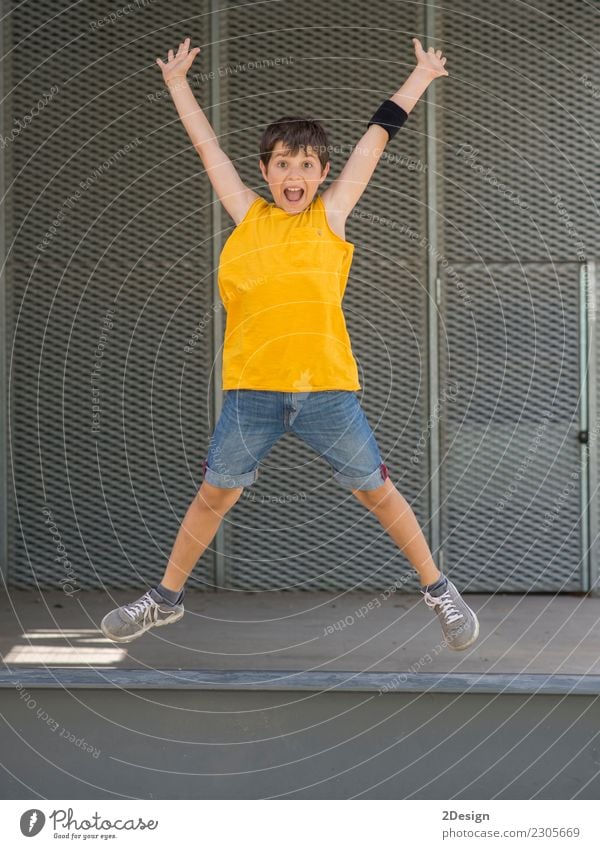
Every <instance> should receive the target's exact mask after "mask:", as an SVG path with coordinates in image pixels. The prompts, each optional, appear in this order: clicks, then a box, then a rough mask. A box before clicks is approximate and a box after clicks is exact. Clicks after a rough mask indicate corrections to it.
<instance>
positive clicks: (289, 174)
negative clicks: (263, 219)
mask: <svg viewBox="0 0 600 849" xmlns="http://www.w3.org/2000/svg"><path fill="white" fill-rule="evenodd" d="M259 165H260V170H261V172H262V175H263V177H264V178H265V180H266V182H267V183H268V184H269V189H270V190H271V195H272V196H273V200H274V201H275V205H276V206H278V207H279V208H280V209H283V210H285V211H286V212H290V213H294V212H302V210H303V209H306V208H307V206H309V205H310V203H311V202H312V199H313V198H314V196H315V194H316V193H317V189H318V188H319V186H320V185H321V183H322V182H323V180H324V179H325V178H326V177H327V174H328V173H329V162H327V163H326V165H325V167H324V168H321V162H320V160H319V157H318V156H317V154H316V152H315V151H314V149H313V148H312V147H310V146H309V147H308V148H307V149H306V150H302V148H300V150H299V151H298V152H297V153H296V155H295V156H292V155H291V153H290V151H289V149H288V148H287V147H286V146H285V144H284V142H282V141H277V142H276V143H275V147H274V148H273V151H272V153H271V158H270V160H269V167H268V168H265V166H264V163H263V162H262V160H259Z"/></svg>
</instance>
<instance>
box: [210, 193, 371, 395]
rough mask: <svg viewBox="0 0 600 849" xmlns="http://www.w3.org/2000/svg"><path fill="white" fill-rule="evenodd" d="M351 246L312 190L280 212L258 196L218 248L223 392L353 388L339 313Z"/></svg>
mask: <svg viewBox="0 0 600 849" xmlns="http://www.w3.org/2000/svg"><path fill="white" fill-rule="evenodd" d="M353 253H354V245H353V244H352V243H351V242H346V241H344V239H342V238H340V236H338V235H336V234H335V233H334V232H333V230H332V229H331V227H330V226H329V224H328V222H327V217H326V212H325V205H324V203H323V201H322V199H321V197H320V196H319V195H316V196H315V197H314V198H313V200H312V202H311V204H310V205H309V206H308V207H307V208H306V209H305V210H303V211H302V212H299V213H287V212H285V210H283V209H280V208H279V207H278V206H276V205H275V204H274V203H268V202H267V201H266V200H263V198H257V199H256V200H255V201H254V203H253V204H252V205H251V207H250V209H249V210H248V212H247V213H246V215H245V217H244V218H243V220H242V221H240V223H239V224H238V225H237V227H235V229H234V230H233V232H232V233H231V235H230V236H229V238H228V239H227V241H226V242H225V244H224V246H223V250H222V252H221V256H220V261H219V274H218V282H219V292H220V295H221V299H222V301H223V305H224V307H225V309H226V311H227V323H226V328H225V341H224V348H223V389H263V390H264V389H270V390H274V391H278V392H315V391H318V390H323V389H350V390H357V389H360V388H361V386H360V383H359V381H358V367H357V363H356V360H355V359H354V356H353V354H352V349H351V344H350V337H349V335H348V331H347V329H346V322H345V319H344V314H343V312H342V298H343V296H344V290H345V288H346V283H347V281H348V274H349V272H350V266H351V264H352V257H353Z"/></svg>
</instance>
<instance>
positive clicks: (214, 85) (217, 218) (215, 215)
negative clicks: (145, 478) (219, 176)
mask: <svg viewBox="0 0 600 849" xmlns="http://www.w3.org/2000/svg"><path fill="white" fill-rule="evenodd" d="M209 12H210V52H209V57H210V65H211V68H218V66H219V48H220V28H219V23H220V17H219V15H220V13H221V9H220V7H219V2H218V0H210V4H209ZM220 94H221V86H220V84H219V74H211V77H210V94H209V98H210V104H209V105H210V107H211V111H210V122H211V125H212V127H213V129H214V131H215V135H216V136H217V139H218V140H219V143H220V139H221V98H220ZM211 197H212V204H211V209H212V215H211V227H212V238H211V245H212V247H211V256H212V275H211V276H212V291H213V305H214V304H216V303H217V302H218V300H219V298H220V294H219V285H218V271H219V257H220V254H221V247H222V245H221V228H222V226H223V221H222V214H221V212H222V210H221V202H220V200H219V197H218V195H217V193H216V191H215V190H214V188H213V187H212V184H211ZM212 314H213V340H212V353H213V357H212V359H213V380H214V383H213V396H212V397H213V410H214V418H213V419H212V420H211V421H210V428H211V431H212V430H214V428H215V425H216V423H217V420H218V418H219V415H220V413H221V408H222V406H223V390H222V389H221V384H222V361H221V357H220V354H219V348H220V345H221V340H222V338H223V316H222V311H221V310H216V309H213V310H212ZM213 545H214V551H215V574H214V584H215V590H218V589H222V588H224V586H225V581H226V576H225V528H224V524H223V523H221V525H220V526H219V529H218V530H217V533H216V534H215V537H214V540H213Z"/></svg>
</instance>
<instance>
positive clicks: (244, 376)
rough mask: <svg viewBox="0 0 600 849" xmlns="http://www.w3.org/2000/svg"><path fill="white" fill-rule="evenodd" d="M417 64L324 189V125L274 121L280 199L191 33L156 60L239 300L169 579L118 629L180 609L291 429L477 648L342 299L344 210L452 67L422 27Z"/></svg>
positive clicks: (347, 257) (163, 619)
mask: <svg viewBox="0 0 600 849" xmlns="http://www.w3.org/2000/svg"><path fill="white" fill-rule="evenodd" d="M413 45H414V48H415V55H416V59H417V64H416V67H415V68H414V69H413V71H412V72H411V74H410V75H409V76H408V78H407V80H406V82H405V83H404V85H403V86H402V87H401V88H400V89H399V90H398V91H397V92H396V93H395V94H393V95H392V97H391V98H390V99H389V100H385V101H384V102H383V103H382V104H381V106H380V107H379V109H378V110H377V111H376V112H375V114H374V115H373V117H372V118H371V120H370V121H369V123H368V125H367V129H366V131H365V133H364V135H363V136H362V138H361V139H360V141H359V143H358V145H357V146H356V148H355V149H354V150H353V151H352V153H351V155H350V156H349V158H348V160H347V162H346V164H345V166H344V168H343V170H342V172H341V174H340V176H339V177H338V178H337V180H334V181H333V183H332V184H331V185H330V186H329V187H328V188H327V189H325V191H323V192H322V193H321V194H319V193H318V189H319V186H320V185H321V184H322V183H323V181H324V180H325V179H326V177H327V175H328V173H329V168H330V162H329V150H330V145H329V144H328V139H327V134H326V132H325V130H324V129H323V127H322V126H321V125H320V124H319V123H317V122H316V121H312V120H308V119H304V118H299V117H287V118H281V119H280V120H278V121H276V122H275V123H274V124H270V125H269V126H268V127H267V128H266V129H265V131H264V133H263V136H262V139H261V143H260V162H259V165H260V170H261V173H262V176H263V178H264V180H265V181H266V182H267V183H268V186H269V191H270V192H271V196H272V198H273V201H274V202H273V203H268V202H267V201H265V200H264V199H263V198H261V197H260V195H258V194H257V193H256V192H255V191H253V190H252V189H251V188H249V187H248V186H246V185H245V184H244V183H243V182H242V180H241V178H240V176H239V174H238V172H237V170H236V169H235V167H234V165H233V163H232V162H231V160H230V159H229V157H228V156H227V155H226V154H225V153H224V151H223V150H222V149H221V147H220V145H219V142H218V140H217V138H216V136H215V134H214V132H213V129H212V127H211V125H210V123H209V122H208V120H207V118H206V116H205V115H204V113H203V111H202V109H201V108H200V106H199V105H198V103H197V101H196V98H195V97H194V94H193V92H192V90H191V88H190V86H189V83H188V82H187V76H186V75H187V72H188V70H189V68H190V67H191V65H192V62H193V60H194V58H195V57H196V56H197V54H198V53H199V52H200V48H198V47H195V48H193V49H192V50H190V49H189V48H190V39H189V38H186V40H185V41H184V42H182V43H181V44H180V45H179V49H178V51H177V54H176V55H174V54H173V51H172V50H169V54H168V61H167V63H164V62H163V61H162V60H161V59H160V58H157V60H156V62H157V64H158V65H159V67H160V68H161V70H162V73H163V77H164V80H165V83H166V85H167V86H168V88H169V90H170V93H171V95H172V97H173V100H174V102H175V105H176V107H177V111H178V113H179V116H180V118H181V120H182V122H183V125H184V127H185V129H186V130H187V132H188V134H189V136H190V138H191V140H192V143H193V145H194V147H195V148H196V150H197V151H198V153H199V155H200V158H201V160H202V163H203V165H204V167H205V169H206V173H207V174H208V177H209V179H210V181H211V183H212V185H213V186H214V189H215V191H216V193H217V195H218V197H219V200H220V201H221V203H222V204H223V206H224V207H225V209H226V210H227V212H228V213H229V215H230V216H231V218H232V219H233V220H234V222H235V225H236V226H235V227H234V229H233V231H232V233H231V235H230V236H229V238H228V239H227V241H226V243H225V245H224V247H223V251H222V253H221V257H220V262H219V291H220V294H221V299H222V301H223V304H224V306H225V309H226V311H227V324H226V330H225V341H224V348H223V386H222V388H223V390H224V392H225V396H224V403H223V408H222V411H221V414H220V416H219V420H218V422H217V424H216V427H215V430H214V433H213V435H212V437H211V440H210V448H209V451H208V455H207V457H206V461H205V462H204V468H203V478H204V479H203V482H202V485H201V486H200V489H199V490H198V493H197V495H196V496H195V498H194V499H193V501H192V503H191V504H190V506H189V508H188V510H187V513H186V515H185V518H184V520H183V523H182V525H181V527H180V529H179V532H178V534H177V538H176V540H175V544H174V546H173V549H172V551H171V555H170V558H169V562H168V564H167V567H166V569H165V572H164V575H163V577H162V580H161V582H160V584H159V585H158V586H156V587H152V588H150V589H149V590H148V591H147V592H146V593H145V594H144V595H143V596H141V598H139V599H138V600H137V601H134V602H132V603H130V604H126V605H124V606H123V607H119V608H117V609H116V610H112V611H111V612H110V613H107V614H106V616H105V617H104V619H103V620H102V625H101V627H102V631H103V633H104V634H105V636H107V637H109V638H110V639H111V640H115V641H116V642H120V643H126V642H130V641H131V640H133V639H136V638H137V637H139V636H140V635H141V634H143V633H144V632H145V631H147V630H148V629H149V628H152V627H155V626H160V625H167V624H169V623H171V622H177V621H178V620H179V619H181V617H182V616H183V613H184V608H183V597H184V594H185V589H184V587H185V583H186V581H187V578H188V577H189V575H190V573H191V571H192V569H193V568H194V566H195V565H196V563H197V561H198V558H199V557H200V556H201V555H202V553H203V552H204V551H205V550H206V548H207V547H208V546H209V545H210V543H211V541H212V539H213V537H214V535H215V534H216V532H217V529H218V527H219V525H220V524H221V521H222V520H223V517H224V516H225V514H226V513H227V512H228V511H229V510H230V509H231V508H232V507H233V505H234V504H235V503H236V502H237V501H238V499H239V498H240V496H241V495H242V492H243V490H244V487H246V486H250V485H251V484H252V483H254V481H255V480H256V477H257V475H258V466H259V463H260V461H261V460H262V459H263V458H264V457H265V456H266V455H267V453H268V452H269V451H270V449H271V448H272V447H273V445H274V444H275V442H276V441H277V440H278V439H279V438H280V437H281V436H283V434H284V433H286V432H290V431H291V432H293V433H295V434H296V435H297V436H299V437H300V438H301V439H303V440H304V441H305V442H306V443H307V444H308V445H309V446H310V447H311V448H313V449H314V450H315V451H316V452H318V454H319V455H320V456H322V457H323V459H325V460H326V461H327V462H328V463H329V465H330V466H331V467H332V469H333V477H334V478H335V480H337V481H338V483H339V484H340V485H341V486H343V487H346V488H347V489H350V490H351V492H352V494H353V495H354V496H355V497H356V498H357V499H358V501H359V502H360V503H361V504H363V505H364V507H365V508H366V509H368V510H370V511H371V512H372V513H374V514H375V516H376V517H377V519H378V520H379V522H380V523H381V524H382V526H383V527H384V528H385V529H386V531H387V532H388V534H389V535H390V537H391V538H392V539H393V540H394V542H395V543H396V544H397V545H398V546H399V548H400V549H401V550H402V552H403V553H404V554H405V556H406V557H407V558H408V560H409V561H410V563H411V565H412V566H413V568H414V569H415V570H416V571H417V572H418V574H419V578H420V584H421V592H422V593H423V596H424V600H425V602H426V603H427V605H428V606H429V607H431V608H433V609H434V611H435V613H436V614H437V616H438V618H439V621H440V624H441V627H442V631H443V634H444V640H445V644H446V645H447V646H448V647H449V648H451V649H455V650H462V649H466V648H467V647H468V646H470V645H471V644H472V643H473V642H474V641H475V640H476V639H477V636H478V633H479V623H478V621H477V617H476V615H475V613H474V612H473V611H472V610H471V608H470V607H469V606H468V605H467V604H466V603H465V601H464V599H463V598H462V597H461V595H460V593H459V592H458V590H457V589H456V587H455V586H454V584H453V583H452V581H450V580H449V579H448V578H447V577H446V576H445V575H444V574H443V573H442V572H441V571H440V570H439V569H438V568H437V566H436V565H435V563H434V561H433V558H432V555H431V551H430V550H429V547H428V545H427V542H426V540H425V537H424V535H423V532H422V531H421V528H420V526H419V524H418V522H417V519H416V517H415V515H414V513H413V511H412V509H411V507H410V505H409V504H408V503H407V501H405V499H404V498H403V496H402V495H401V494H400V492H398V490H397V489H396V487H395V486H394V484H393V483H392V481H391V479H390V477H389V475H388V471H387V468H386V466H385V464H384V463H383V461H382V458H381V454H380V452H379V448H378V445H377V442H376V439H375V436H374V434H373V432H372V430H371V428H370V426H369V423H368V421H367V418H366V416H365V413H364V411H363V410H362V407H361V406H360V403H359V400H358V398H357V395H356V391H357V390H358V389H360V388H361V386H360V383H359V380H358V370H357V364H356V360H355V359H354V357H353V354H352V349H351V344H350V339H349V336H348V332H347V329H346V324H345V320H344V315H343V312H342V298H343V295H344V290H345V287H346V282H347V279H348V274H349V271H350V265H351V263H352V255H353V250H354V245H353V244H352V243H351V242H347V241H346V237H345V232H344V225H345V222H346V219H347V217H348V215H349V214H350V212H351V210H352V209H353V208H354V206H355V204H356V203H357V201H358V199H359V198H360V196H361V195H362V193H363V191H364V190H365V188H366V186H367V184H368V182H369V180H370V178H371V176H372V174H373V172H374V170H375V168H376V166H377V163H378V161H379V159H380V157H381V155H382V153H383V151H384V148H385V146H386V143H387V142H388V140H389V139H391V138H393V136H394V135H395V134H396V132H397V131H398V130H399V129H400V127H401V126H402V125H403V123H404V122H405V121H406V120H407V118H408V115H409V113H410V112H411V110H412V109H413V107H414V106H415V104H416V103H417V101H418V100H419V98H420V96H421V95H422V94H423V92H424V91H425V89H426V88H427V86H428V85H429V84H430V83H431V81H432V80H434V79H435V78H436V77H440V76H447V75H448V72H447V71H446V69H445V67H444V66H445V63H446V57H442V52H441V50H434V49H433V47H430V48H429V49H428V51H427V52H425V50H424V49H423V47H422V46H421V43H420V41H419V39H417V38H413Z"/></svg>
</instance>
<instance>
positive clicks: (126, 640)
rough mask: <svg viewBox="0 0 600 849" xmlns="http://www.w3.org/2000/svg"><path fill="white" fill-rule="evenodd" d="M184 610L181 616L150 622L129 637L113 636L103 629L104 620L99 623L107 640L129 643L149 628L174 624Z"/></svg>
mask: <svg viewBox="0 0 600 849" xmlns="http://www.w3.org/2000/svg"><path fill="white" fill-rule="evenodd" d="M184 613H185V610H182V611H181V616H177V618H176V619H169V621H168V622H152V623H151V624H150V625H146V627H145V628H142V630H141V631H138V632H137V633H136V634H131V636H129V637H113V636H112V635H111V634H109V633H107V632H106V631H105V630H104V620H102V622H101V623H100V630H101V631H102V633H103V634H104V636H105V637H106V639H107V640H111V641H112V642H113V643H131V642H133V640H137V638H138V637H141V636H142V635H143V634H145V633H146V631H149V630H150V628H160V627H161V626H162V625H174V624H175V622H179V620H180V619H181V618H182V617H183V614H184Z"/></svg>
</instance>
